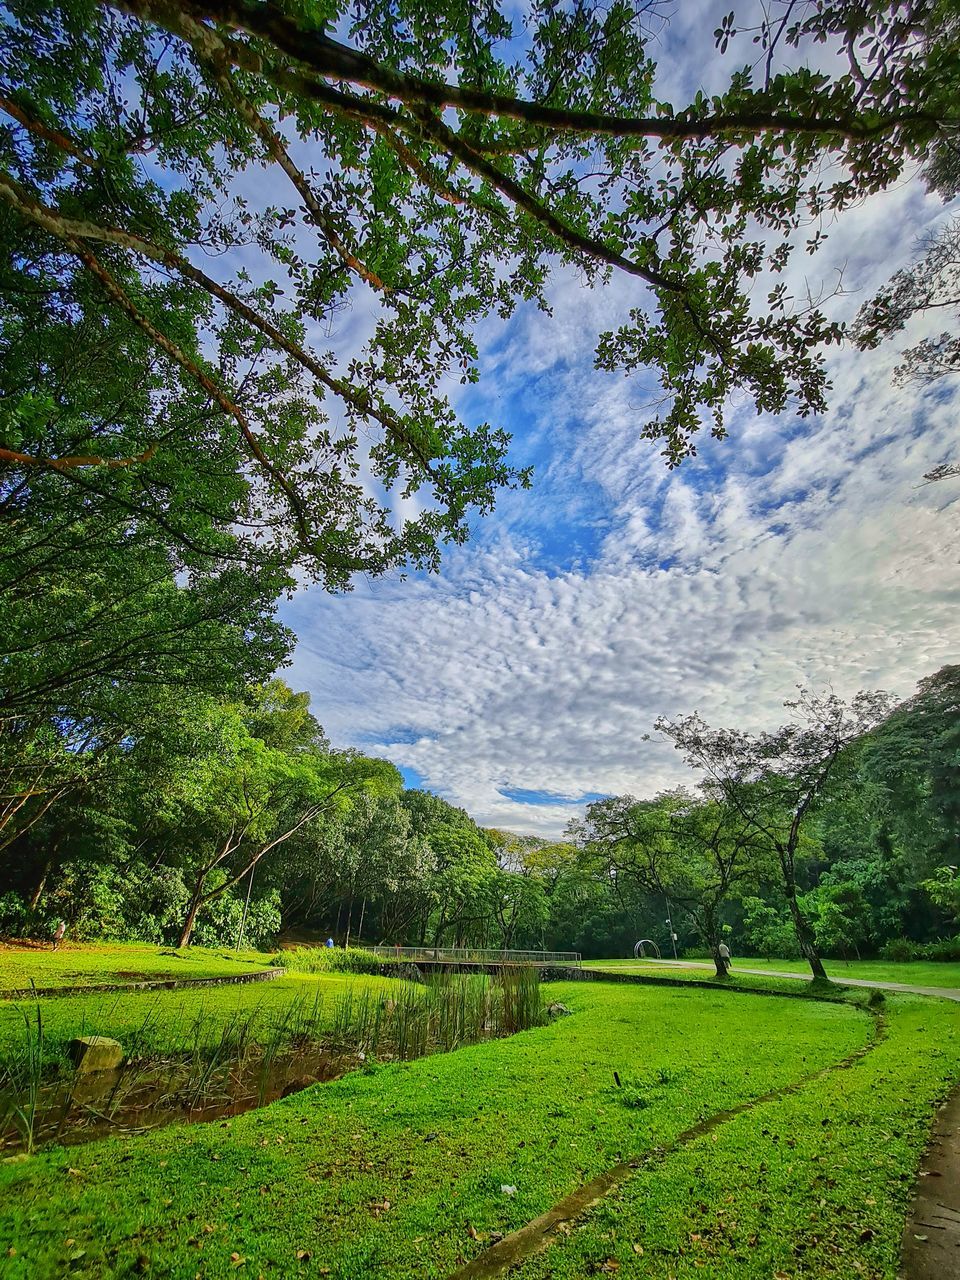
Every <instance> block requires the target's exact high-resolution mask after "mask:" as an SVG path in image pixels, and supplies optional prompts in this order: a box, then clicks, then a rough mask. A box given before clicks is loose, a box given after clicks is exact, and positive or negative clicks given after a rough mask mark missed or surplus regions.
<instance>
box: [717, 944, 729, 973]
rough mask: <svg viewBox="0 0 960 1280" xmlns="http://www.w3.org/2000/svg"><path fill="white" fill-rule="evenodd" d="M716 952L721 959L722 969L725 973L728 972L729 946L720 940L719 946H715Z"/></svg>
mask: <svg viewBox="0 0 960 1280" xmlns="http://www.w3.org/2000/svg"><path fill="white" fill-rule="evenodd" d="M717 954H718V955H719V956H720V959H721V960H722V961H723V967H724V970H725V971H726V972H727V973H729V972H730V948H729V947H728V946H727V944H726V943H725V942H721V943H720V945H719V947H717Z"/></svg>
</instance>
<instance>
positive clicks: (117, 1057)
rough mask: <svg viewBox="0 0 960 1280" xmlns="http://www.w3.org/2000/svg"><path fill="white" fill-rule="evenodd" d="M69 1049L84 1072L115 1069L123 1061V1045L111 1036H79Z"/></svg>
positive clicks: (74, 1062) (72, 1057)
mask: <svg viewBox="0 0 960 1280" xmlns="http://www.w3.org/2000/svg"><path fill="white" fill-rule="evenodd" d="M67 1051H68V1053H69V1054H70V1057H71V1059H72V1061H73V1065H74V1066H75V1067H76V1068H77V1070H78V1071H79V1072H81V1073H82V1074H84V1075H85V1074H86V1073H87V1072H90V1071H113V1070H115V1069H116V1068H117V1067H119V1065H120V1063H121V1062H122V1061H123V1045H121V1043H120V1041H119V1040H111V1039H110V1037H109V1036H78V1037H77V1038H76V1039H75V1040H71V1041H70V1043H69V1045H68V1046H67Z"/></svg>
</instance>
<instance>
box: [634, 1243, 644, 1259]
mask: <svg viewBox="0 0 960 1280" xmlns="http://www.w3.org/2000/svg"><path fill="white" fill-rule="evenodd" d="M633 1252H634V1253H635V1254H636V1255H637V1257H638V1258H642V1257H643V1245H642V1244H637V1243H636V1242H634V1245H633Z"/></svg>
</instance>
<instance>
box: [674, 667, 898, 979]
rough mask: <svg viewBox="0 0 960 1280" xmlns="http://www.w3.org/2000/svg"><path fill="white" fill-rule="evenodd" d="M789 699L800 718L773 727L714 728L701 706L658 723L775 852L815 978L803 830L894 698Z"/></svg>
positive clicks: (821, 974) (822, 973)
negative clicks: (802, 868) (849, 754)
mask: <svg viewBox="0 0 960 1280" xmlns="http://www.w3.org/2000/svg"><path fill="white" fill-rule="evenodd" d="M784 705H785V706H786V707H787V708H789V709H790V710H791V711H793V712H795V713H796V715H797V718H796V720H794V721H792V722H791V723H789V724H785V725H782V726H780V727H779V728H777V729H774V730H773V731H771V732H767V733H756V734H751V733H745V732H743V731H741V730H738V729H711V728H710V727H709V725H707V724H706V722H705V721H704V720H703V718H702V717H701V716H700V715H698V714H696V713H695V714H693V715H688V716H681V717H679V718H678V719H676V720H666V719H661V720H659V721H658V722H657V728H658V729H659V731H660V732H661V733H663V734H664V735H665V736H666V737H668V738H670V739H671V740H672V741H673V744H674V746H675V747H677V749H678V750H680V751H682V752H683V754H684V756H685V758H686V760H687V763H688V764H689V765H691V766H692V767H693V768H695V769H697V770H698V771H699V772H700V773H701V774H702V776H703V781H704V784H705V786H706V788H707V790H708V791H709V792H712V793H713V795H714V796H715V798H716V799H717V800H718V801H720V802H721V803H722V804H723V805H725V806H727V807H729V808H730V809H731V810H732V811H733V812H734V813H735V814H737V815H738V816H739V818H740V819H741V820H742V822H743V823H745V824H746V826H747V827H748V828H749V829H751V830H752V831H753V832H755V834H756V835H757V837H758V838H759V840H760V842H761V847H762V846H763V845H765V846H766V848H767V850H768V851H770V852H771V853H772V854H773V855H775V857H776V861H777V863H778V865H779V868H780V873H781V878H782V883H783V891H784V895H785V897H786V900H787V906H788V908H789V910H790V916H791V919H792V920H793V925H794V929H795V930H796V934H797V943H798V945H799V947H800V954H801V955H802V956H803V957H804V959H805V960H806V961H807V962H808V963H809V965H810V968H811V970H812V972H813V976H814V977H815V978H826V976H827V974H826V970H825V969H824V967H823V961H822V960H821V958H820V952H819V949H818V946H817V939H816V935H815V933H814V930H813V927H812V925H811V923H810V921H809V920H808V918H807V916H806V913H805V912H804V910H803V907H802V906H801V903H800V898H799V889H798V884H797V855H798V852H799V850H800V842H801V836H802V834H803V829H804V824H805V822H806V821H807V819H808V818H809V817H811V816H812V814H813V812H814V809H815V806H816V803H817V801H818V800H819V798H820V797H821V796H822V794H823V791H824V788H825V787H826V785H827V782H828V781H829V779H830V777H831V774H832V773H833V771H834V769H835V768H836V766H837V762H838V760H839V759H840V758H841V756H842V754H843V752H844V751H845V750H846V749H847V747H849V746H850V744H851V743H853V742H855V741H856V740H857V739H858V738H860V737H862V736H863V735H864V734H865V733H867V732H869V731H870V730H871V729H873V728H875V727H876V726H877V725H878V724H879V723H880V722H881V721H882V720H883V718H884V717H885V716H886V715H887V713H888V712H889V709H890V705H891V700H890V697H889V695H887V694H885V693H882V692H876V693H874V692H864V691H861V692H860V693H858V694H856V696H855V697H854V698H852V699H851V701H850V703H849V704H847V703H845V702H844V701H843V700H842V699H841V698H839V697H837V696H836V694H833V693H830V694H824V695H821V694H816V693H813V692H811V691H809V690H806V689H801V690H800V692H799V695H798V697H797V698H796V699H795V700H793V701H791V702H787V703H785V704H784Z"/></svg>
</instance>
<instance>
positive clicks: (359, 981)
mask: <svg viewBox="0 0 960 1280" xmlns="http://www.w3.org/2000/svg"><path fill="white" fill-rule="evenodd" d="M384 981H385V980H384V979H376V978H361V977H356V976H352V975H350V976H348V975H346V974H344V975H340V974H327V975H317V976H307V975H297V976H289V977H287V976H284V977H282V978H277V979H275V980H274V981H272V982H265V983H253V984H252V985H250V986H227V987H210V988H205V989H204V988H187V989H186V990H183V991H150V992H148V991H144V992H139V991H135V992H117V993H116V994H109V993H105V992H95V993H91V994H90V995H88V996H80V995H77V996H59V997H58V998H57V999H55V1000H42V1001H40V1002H39V1004H40V1006H41V1008H42V1016H43V1063H44V1066H45V1067H46V1068H47V1069H49V1068H51V1067H53V1066H55V1065H63V1064H65V1062H66V1046H67V1043H68V1042H69V1041H70V1040H71V1039H73V1037H74V1036H80V1035H104V1036H112V1037H114V1038H115V1039H117V1040H119V1041H120V1042H121V1043H122V1044H123V1045H124V1047H125V1049H127V1050H128V1051H132V1050H133V1049H134V1048H135V1049H136V1052H137V1053H138V1054H140V1055H143V1056H154V1057H164V1056H170V1055H174V1054H182V1053H196V1052H202V1050H203V1047H204V1046H205V1045H207V1046H210V1047H213V1046H215V1045H217V1044H218V1042H219V1041H220V1039H221V1037H222V1036H223V1034H224V1030H225V1029H227V1028H229V1027H230V1026H231V1025H236V1024H238V1023H239V1022H246V1021H247V1020H248V1019H249V1018H250V1017H251V1016H253V1017H255V1018H256V1020H257V1021H258V1022H259V1023H260V1024H261V1025H263V1026H267V1025H269V1024H270V1023H271V1022H273V1021H275V1020H276V1019H278V1018H282V1017H283V1016H284V1015H285V1014H286V1013H287V1011H289V1009H290V1008H291V1006H293V1005H300V1006H302V1007H304V1008H307V1007H309V1008H310V1009H312V1008H313V1006H314V1004H316V1003H317V1002H318V1001H319V1007H318V1009H317V1016H316V1026H317V1028H318V1029H319V1030H329V1029H331V1028H332V1026H333V1022H334V1012H335V1004H336V999H337V997H338V996H339V995H340V994H341V993H342V992H344V991H345V990H347V989H355V990H361V989H365V988H368V987H369V988H370V989H373V990H378V991H379V990H382V988H383V985H384ZM36 1007H37V1002H35V1001H30V1000H23V1001H19V1002H16V1001H9V1002H6V1003H2V1004H0V1065H2V1062H3V1061H4V1060H5V1059H8V1058H9V1057H11V1056H12V1055H13V1054H15V1053H17V1052H18V1050H19V1047H20V1045H21V1044H22V1042H23V1034H24V1012H25V1011H26V1012H28V1013H29V1012H30V1011H31V1010H32V1009H35V1008H36Z"/></svg>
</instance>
